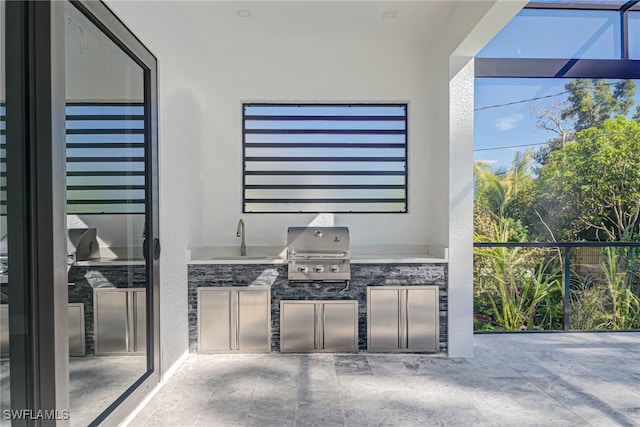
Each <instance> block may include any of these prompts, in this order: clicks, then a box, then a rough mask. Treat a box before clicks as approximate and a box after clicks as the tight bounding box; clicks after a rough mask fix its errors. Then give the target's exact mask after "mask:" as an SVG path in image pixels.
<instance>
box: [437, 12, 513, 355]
mask: <svg viewBox="0 0 640 427" xmlns="http://www.w3.org/2000/svg"><path fill="white" fill-rule="evenodd" d="M525 4H526V2H523V1H498V2H464V3H461V4H459V5H458V6H457V7H456V9H455V10H454V11H453V13H452V14H451V15H450V17H449V20H448V23H447V25H445V26H444V27H443V30H442V32H441V33H440V34H439V36H438V40H437V41H436V42H435V43H434V44H433V45H432V50H431V56H432V59H433V60H432V62H431V64H432V68H431V76H432V78H433V82H434V84H432V86H431V91H432V92H431V93H432V99H433V100H434V105H433V107H434V109H435V110H434V111H433V117H434V118H435V121H434V122H433V126H432V132H433V136H432V138H433V141H434V144H433V147H432V152H431V156H430V162H431V163H430V164H431V169H432V170H433V171H434V173H435V174H438V175H440V176H443V177H446V178H445V179H443V180H442V181H441V182H439V183H438V184H436V183H435V182H433V181H432V184H431V185H433V187H432V189H431V194H432V196H433V197H434V198H436V199H439V200H440V199H441V200H447V203H446V204H445V203H443V204H434V205H432V212H431V217H432V218H442V217H447V221H446V226H445V227H441V226H440V222H439V221H434V222H432V223H431V224H430V230H429V235H430V237H431V240H432V242H433V243H432V244H434V245H445V242H446V246H448V247H449V291H448V297H449V307H448V308H449V313H448V314H449V319H448V320H449V324H448V334H449V349H448V351H449V355H450V356H453V357H471V356H473V108H474V91H473V88H474V69H473V56H474V55H475V54H476V53H477V52H478V51H479V50H480V49H482V47H484V45H485V44H486V43H487V42H488V41H489V40H491V38H492V37H493V36H494V35H495V34H496V33H497V32H498V31H499V30H500V28H502V27H503V26H504V25H505V24H506V23H507V22H508V21H509V20H510V19H511V18H512V17H513V16H514V15H515V14H516V13H517V12H518V11H519V10H520V9H521V8H522V7H523V6H524V5H525ZM479 17H481V18H480V19H479ZM444 81H446V84H445V83H444ZM439 107H440V108H439Z"/></svg>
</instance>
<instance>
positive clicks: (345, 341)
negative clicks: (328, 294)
mask: <svg viewBox="0 0 640 427" xmlns="http://www.w3.org/2000/svg"><path fill="white" fill-rule="evenodd" d="M323 317H324V321H323V322H322V332H323V333H322V341H323V343H322V344H323V349H325V350H331V351H356V350H357V349H358V340H357V336H358V322H357V319H358V304H357V302H355V304H354V303H350V302H346V301H344V302H343V301H336V302H325V303H324V304H323Z"/></svg>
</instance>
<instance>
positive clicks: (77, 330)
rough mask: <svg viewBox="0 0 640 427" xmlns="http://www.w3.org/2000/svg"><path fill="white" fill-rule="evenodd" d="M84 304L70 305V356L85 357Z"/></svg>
mask: <svg viewBox="0 0 640 427" xmlns="http://www.w3.org/2000/svg"><path fill="white" fill-rule="evenodd" d="M84 352H85V348H84V304H83V303H81V302H78V303H69V356H84Z"/></svg>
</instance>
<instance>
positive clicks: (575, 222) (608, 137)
mask: <svg viewBox="0 0 640 427" xmlns="http://www.w3.org/2000/svg"><path fill="white" fill-rule="evenodd" d="M639 165H640V123H638V122H637V121H634V120H631V119H627V118H626V117H622V116H620V117H616V118H615V119H606V120H604V122H602V123H601V124H600V126H599V127H591V128H588V129H583V130H580V131H578V132H577V133H576V134H575V140H574V141H571V142H568V143H567V144H566V145H565V147H564V148H562V149H558V150H555V151H554V152H552V153H550V154H549V157H548V159H547V163H546V164H544V165H542V166H541V167H540V168H539V170H538V177H537V179H536V185H535V187H536V191H537V194H538V196H539V197H538V198H537V202H536V204H535V205H536V206H535V208H536V209H538V212H541V213H542V212H544V214H545V215H544V217H546V218H547V219H548V220H550V221H551V222H553V224H554V226H555V227H560V228H562V229H564V230H565V235H563V236H562V237H563V238H589V239H592V238H595V239H598V240H604V239H606V240H620V239H629V238H630V237H632V236H634V235H635V234H637V232H638V218H639V216H640V167H639ZM548 222H549V221H548Z"/></svg>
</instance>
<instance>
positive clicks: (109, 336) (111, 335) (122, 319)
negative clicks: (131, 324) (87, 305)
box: [93, 290, 129, 355]
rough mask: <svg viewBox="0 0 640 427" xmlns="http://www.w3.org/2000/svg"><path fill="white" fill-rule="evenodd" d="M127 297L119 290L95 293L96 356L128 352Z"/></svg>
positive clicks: (125, 293)
mask: <svg viewBox="0 0 640 427" xmlns="http://www.w3.org/2000/svg"><path fill="white" fill-rule="evenodd" d="M127 297H128V295H127V292H123V291H117V290H113V291H112V290H108V291H99V292H98V291H97V290H96V292H95V293H94V301H93V305H94V311H95V324H94V330H95V342H96V355H101V354H110V353H126V352H127V351H128V348H129V340H128V319H127V299H128V298H127Z"/></svg>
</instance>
